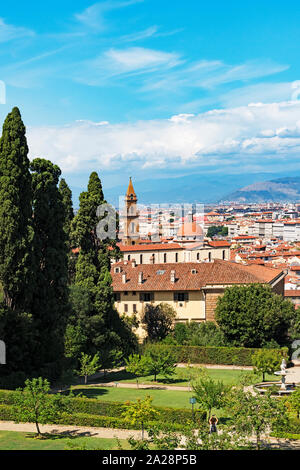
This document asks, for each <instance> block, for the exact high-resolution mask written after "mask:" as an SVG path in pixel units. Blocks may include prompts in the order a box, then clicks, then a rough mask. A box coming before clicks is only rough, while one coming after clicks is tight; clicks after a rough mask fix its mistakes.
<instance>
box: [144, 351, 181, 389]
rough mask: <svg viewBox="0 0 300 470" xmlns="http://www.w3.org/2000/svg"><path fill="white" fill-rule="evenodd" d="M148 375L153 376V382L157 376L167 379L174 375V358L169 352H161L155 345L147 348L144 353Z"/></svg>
mask: <svg viewBox="0 0 300 470" xmlns="http://www.w3.org/2000/svg"><path fill="white" fill-rule="evenodd" d="M146 358H147V362H148V366H149V368H148V371H149V374H153V375H154V381H156V377H157V375H158V374H162V375H163V376H165V377H169V376H171V375H173V374H174V372H175V368H176V361H175V357H174V355H173V354H172V352H170V351H167V350H165V351H161V350H160V349H159V348H157V347H156V345H152V347H148V349H147V352H146Z"/></svg>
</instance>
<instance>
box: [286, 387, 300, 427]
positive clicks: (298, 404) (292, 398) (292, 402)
mask: <svg viewBox="0 0 300 470" xmlns="http://www.w3.org/2000/svg"><path fill="white" fill-rule="evenodd" d="M286 404H287V406H288V409H289V410H290V411H294V412H295V413H296V414H297V418H298V419H299V416H300V387H299V386H298V387H297V388H296V390H294V392H293V393H291V394H290V395H289V397H288V398H287V400H286Z"/></svg>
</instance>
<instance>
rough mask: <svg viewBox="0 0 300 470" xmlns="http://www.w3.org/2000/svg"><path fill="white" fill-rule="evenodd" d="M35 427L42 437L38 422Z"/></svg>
mask: <svg viewBox="0 0 300 470" xmlns="http://www.w3.org/2000/svg"><path fill="white" fill-rule="evenodd" d="M35 426H36V430H37V433H38V436H41V435H42V433H41V431H40V427H39V423H38V422H37V421H36V422H35Z"/></svg>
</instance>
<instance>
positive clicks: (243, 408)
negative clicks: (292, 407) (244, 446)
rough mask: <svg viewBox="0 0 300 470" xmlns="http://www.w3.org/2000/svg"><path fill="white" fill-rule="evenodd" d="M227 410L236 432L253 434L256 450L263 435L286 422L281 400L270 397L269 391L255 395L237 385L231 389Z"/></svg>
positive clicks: (284, 409) (249, 435)
mask: <svg viewBox="0 0 300 470" xmlns="http://www.w3.org/2000/svg"><path fill="white" fill-rule="evenodd" d="M228 412H229V413H230V416H231V419H232V421H233V423H234V429H235V430H236V431H237V432H239V433H242V434H244V435H245V436H248V437H252V436H253V435H254V436H255V438H256V449H257V450H259V449H260V448H261V440H262V437H263V435H265V434H267V433H269V432H270V431H271V430H273V429H276V428H278V427H281V428H282V426H285V425H286V424H287V422H288V418H287V414H286V408H285V405H284V402H283V401H282V400H278V399H276V398H272V397H271V395H270V393H267V394H265V395H257V394H253V393H252V392H251V391H245V390H243V389H242V388H238V387H236V388H233V389H232V392H231V397H230V400H229V401H228Z"/></svg>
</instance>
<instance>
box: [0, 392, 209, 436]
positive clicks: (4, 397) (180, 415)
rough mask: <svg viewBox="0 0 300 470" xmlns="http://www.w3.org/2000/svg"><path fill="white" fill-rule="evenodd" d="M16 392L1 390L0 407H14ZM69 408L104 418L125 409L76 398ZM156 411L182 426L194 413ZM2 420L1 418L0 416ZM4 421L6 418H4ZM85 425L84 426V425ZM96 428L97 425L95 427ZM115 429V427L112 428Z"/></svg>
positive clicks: (161, 417)
mask: <svg viewBox="0 0 300 470" xmlns="http://www.w3.org/2000/svg"><path fill="white" fill-rule="evenodd" d="M16 393H19V392H16V391H11V390H0V405H1V404H2V405H13V404H14V396H15V394H16ZM68 401H69V403H68V408H69V412H70V413H71V414H72V415H73V414H74V415H78V414H80V415H81V414H83V415H92V416H97V417H98V416H101V418H103V417H110V418H118V419H120V416H121V414H122V412H123V411H124V409H123V403H120V402H106V401H101V400H97V399H96V398H81V397H80V398H76V397H72V398H69V399H68ZM153 408H154V409H155V410H156V411H158V412H159V415H158V417H157V420H158V421H159V422H162V423H163V422H165V423H168V424H172V425H173V424H179V425H182V424H184V423H186V422H187V421H190V420H192V418H193V416H192V411H191V410H188V409H180V408H165V407H159V406H154V407H153ZM197 415H198V416H199V419H205V417H206V414H205V413H204V412H202V411H200V412H199V411H198V412H197ZM0 419H1V416H0ZM2 419H4V418H2ZM66 424H73V423H66ZM82 425H83V424H82ZM95 426H96V425H95ZM97 426H98V424H97ZM112 427H113V426H112Z"/></svg>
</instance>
